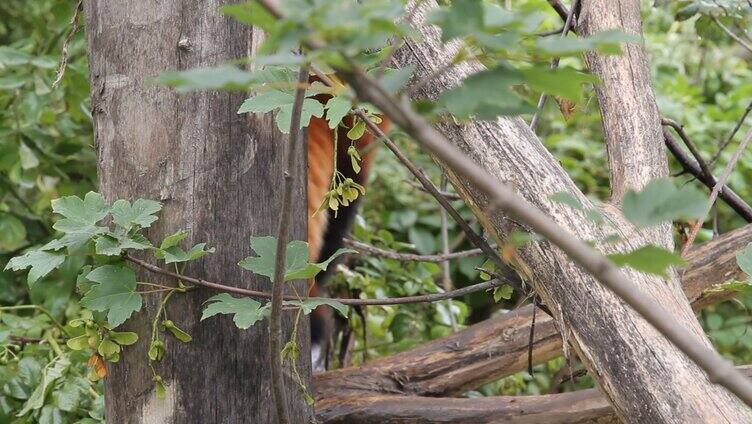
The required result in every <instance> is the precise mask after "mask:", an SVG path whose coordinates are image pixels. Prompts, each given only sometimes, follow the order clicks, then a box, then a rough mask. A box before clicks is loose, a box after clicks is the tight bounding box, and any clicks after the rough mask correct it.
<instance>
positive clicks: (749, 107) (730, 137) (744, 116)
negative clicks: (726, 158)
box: [708, 102, 752, 166]
mask: <svg viewBox="0 0 752 424" xmlns="http://www.w3.org/2000/svg"><path fill="white" fill-rule="evenodd" d="M750 111H752V102H749V104H748V105H747V108H746V109H744V113H743V114H742V117H741V119H739V120H738V121H737V122H736V126H734V129H733V130H731V134H729V135H728V137H726V140H725V141H724V142H723V144H721V147H719V148H718V152H717V153H716V154H715V155H713V157H712V158H711V159H710V161H709V162H708V164H709V165H710V166H713V164H714V163H715V161H716V160H718V158H719V157H721V153H723V151H724V150H725V149H726V147H728V145H729V144H731V141H732V140H733V139H734V137H735V136H736V133H737V132H738V131H739V128H741V127H742V125H743V124H744V121H745V120H746V119H747V116H748V115H749V112H750Z"/></svg>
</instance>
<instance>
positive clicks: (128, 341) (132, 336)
mask: <svg viewBox="0 0 752 424" xmlns="http://www.w3.org/2000/svg"><path fill="white" fill-rule="evenodd" d="M109 336H110V339H112V341H114V342H115V343H117V344H119V345H121V346H130V345H132V344H134V343H136V342H137V341H138V334H136V333H133V332H131V331H121V332H118V331H110V332H109Z"/></svg>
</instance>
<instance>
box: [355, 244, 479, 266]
mask: <svg viewBox="0 0 752 424" xmlns="http://www.w3.org/2000/svg"><path fill="white" fill-rule="evenodd" d="M343 242H344V244H345V246H347V247H350V248H353V249H355V250H357V251H359V252H362V253H368V254H371V255H374V256H381V257H383V258H389V259H394V260H398V261H405V262H407V261H410V262H433V263H441V262H446V261H450V260H452V259H462V258H470V257H473V256H480V255H482V254H483V251H482V250H480V249H470V250H463V251H461V252H452V253H446V254H440V255H417V254H415V253H401V252H395V251H393V250H386V249H382V248H379V247H376V246H373V245H370V244H367V243H363V242H360V241H357V240H352V239H349V238H345V239H343Z"/></svg>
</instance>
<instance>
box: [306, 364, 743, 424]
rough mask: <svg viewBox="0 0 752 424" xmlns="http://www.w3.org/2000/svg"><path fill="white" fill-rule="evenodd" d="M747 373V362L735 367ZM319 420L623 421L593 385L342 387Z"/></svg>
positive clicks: (395, 423)
mask: <svg viewBox="0 0 752 424" xmlns="http://www.w3.org/2000/svg"><path fill="white" fill-rule="evenodd" d="M736 369H737V370H738V372H740V373H742V374H743V375H745V376H747V377H752V367H751V366H749V365H745V366H740V367H737V368H736ZM316 417H317V419H318V420H320V421H321V422H322V423H324V424H327V423H359V424H381V423H390V424H437V423H453V424H477V423H502V422H503V423H517V424H532V423H546V424H577V423H581V424H585V423H590V424H592V423H598V424H619V423H621V422H622V421H621V420H620V419H619V417H618V416H617V415H616V412H615V411H614V409H613V408H612V407H611V406H610V405H609V402H608V399H606V398H605V396H603V394H601V392H600V391H599V390H598V389H586V390H578V391H575V392H568V393H559V394H552V395H533V396H489V397H479V398H470V399H468V398H435V397H419V396H399V395H390V394H381V395H366V394H362V393H357V392H356V393H342V394H341V395H340V396H339V397H337V398H330V399H325V400H323V401H319V402H317V403H316Z"/></svg>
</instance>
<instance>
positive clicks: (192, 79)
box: [157, 65, 259, 93]
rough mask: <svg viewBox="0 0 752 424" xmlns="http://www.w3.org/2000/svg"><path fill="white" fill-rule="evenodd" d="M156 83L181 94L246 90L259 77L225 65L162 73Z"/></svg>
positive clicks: (256, 81)
mask: <svg viewBox="0 0 752 424" xmlns="http://www.w3.org/2000/svg"><path fill="white" fill-rule="evenodd" d="M157 81H158V82H159V83H160V84H162V85H166V86H169V87H175V88H176V89H177V91H179V92H181V93H186V92H190V91H196V90H246V89H248V88H249V87H251V86H252V85H253V84H256V83H259V75H258V74H257V73H255V72H248V71H243V70H241V69H238V68H236V67H234V66H229V65H225V66H219V67H216V68H195V69H189V70H187V71H175V72H163V73H162V74H161V75H160V76H159V78H158V79H157Z"/></svg>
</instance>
